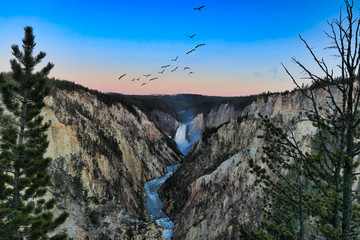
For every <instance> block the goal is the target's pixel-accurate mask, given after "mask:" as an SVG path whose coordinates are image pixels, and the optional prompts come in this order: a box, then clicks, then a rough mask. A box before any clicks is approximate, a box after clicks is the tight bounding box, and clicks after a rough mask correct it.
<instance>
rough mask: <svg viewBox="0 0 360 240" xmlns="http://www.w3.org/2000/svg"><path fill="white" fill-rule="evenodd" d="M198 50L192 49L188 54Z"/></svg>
mask: <svg viewBox="0 0 360 240" xmlns="http://www.w3.org/2000/svg"><path fill="white" fill-rule="evenodd" d="M195 50H196V49H195V48H194V49H191V50H190V51H188V52H187V53H186V54H189V53H192V52H193V51H195Z"/></svg>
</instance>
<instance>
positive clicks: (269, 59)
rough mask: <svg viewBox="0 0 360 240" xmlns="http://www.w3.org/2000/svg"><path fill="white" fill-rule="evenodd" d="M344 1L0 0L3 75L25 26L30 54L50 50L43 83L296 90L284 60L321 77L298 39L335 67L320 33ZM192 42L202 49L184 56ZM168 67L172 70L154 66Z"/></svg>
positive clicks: (234, 91) (125, 88)
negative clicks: (50, 65) (298, 63)
mask: <svg viewBox="0 0 360 240" xmlns="http://www.w3.org/2000/svg"><path fill="white" fill-rule="evenodd" d="M203 5H205V6H204V7H203V8H202V9H201V10H200V11H199V10H194V8H196V7H200V6H203ZM341 5H344V4H343V1H341V0H315V1H314V0H290V1H289V0H258V1H254V0H221V1H220V0H181V1H180V0H176V1H175V0H167V1H164V0H162V1H160V0H153V1H149V0H137V1H134V0H102V1H92V0H87V1H77V0H71V1H68V0H62V1H56V0H54V1H36V0H33V1H22V0H17V1H13V0H2V2H1V8H0V71H10V63H9V60H10V59H12V58H13V56H12V55H11V45H12V44H18V45H19V46H21V39H22V38H23V36H24V29H23V28H24V27H25V26H32V27H33V29H34V35H35V36H36V38H35V42H36V43H37V45H36V48H35V53H37V52H39V51H45V52H46V53H47V56H46V57H45V59H44V62H43V63H41V64H40V65H41V66H44V65H45V64H46V63H47V62H52V63H54V64H55V67H54V69H53V70H52V71H51V73H50V75H49V76H50V77H55V78H58V79H63V80H70V81H74V82H75V83H78V84H81V85H83V86H86V87H88V88H92V89H97V90H99V91H102V92H117V93H123V94H178V93H196V94H203V95H216V96H244V95H250V94H258V93H262V92H267V91H271V92H273V91H284V90H291V89H293V88H294V87H295V86H294V84H293V83H292V81H291V79H290V77H289V76H288V75H287V74H286V72H285V71H284V69H283V67H282V65H281V63H283V64H284V65H285V66H286V67H287V68H288V69H289V70H290V72H291V73H292V74H294V76H295V77H297V78H301V77H302V75H301V71H300V69H299V68H298V67H296V65H295V64H294V63H292V62H291V57H296V58H297V59H298V60H300V61H301V62H303V63H304V64H305V65H306V66H308V67H309V68H310V69H312V70H314V71H318V69H316V67H315V66H314V63H313V61H311V60H312V59H311V57H310V56H309V53H308V52H307V51H306V49H305V45H304V44H303V43H302V42H301V41H300V39H299V34H301V36H303V37H304V39H306V40H307V41H308V43H309V45H310V46H311V47H313V48H314V51H315V52H316V53H317V54H319V56H321V57H324V58H325V60H327V61H329V62H330V63H333V64H334V65H335V64H336V61H337V60H336V59H334V58H333V57H331V52H329V51H326V50H324V48H325V47H327V46H329V45H330V42H331V41H330V39H328V38H327V37H326V36H325V34H324V32H323V31H324V30H325V31H329V26H328V24H327V20H332V19H334V18H337V17H338V16H339V13H340V6H341ZM355 7H356V9H358V8H359V7H360V6H356V5H355ZM356 14H358V11H356ZM193 34H196V35H195V36H194V37H193V38H190V37H188V36H190V35H193ZM198 44H205V45H203V46H199V47H198V48H196V50H195V51H193V52H191V53H189V54H186V53H187V52H188V51H190V50H192V49H194V47H195V46H197V45H198ZM176 57H178V58H177V61H171V60H172V59H175V58H176ZM165 65H171V66H169V67H167V68H161V66H165ZM176 67H178V68H177V69H176V70H175V71H173V72H171V70H174V69H175V68H176ZM185 67H190V68H191V69H190V70H188V69H186V70H183V69H184V68H185ZM163 69H165V71H164V73H163V74H161V73H159V72H160V71H162V70H163ZM190 72H193V73H192V74H189V73H190ZM123 74H126V76H124V77H123V78H121V79H120V80H119V79H118V78H119V76H121V75H123ZM144 74H151V76H149V77H145V76H143V75H144ZM138 77H140V81H137V80H135V81H132V79H134V78H138ZM153 77H157V79H155V80H153V81H150V82H149V79H150V78H153ZM299 81H305V80H301V79H300V80H299ZM143 83H146V85H143V86H141V85H142V84H143ZM305 83H307V82H305Z"/></svg>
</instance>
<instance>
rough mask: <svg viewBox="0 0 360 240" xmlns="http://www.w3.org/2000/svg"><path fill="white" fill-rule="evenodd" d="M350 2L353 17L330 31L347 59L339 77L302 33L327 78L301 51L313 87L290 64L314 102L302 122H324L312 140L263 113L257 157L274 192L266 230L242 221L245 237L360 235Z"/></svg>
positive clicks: (358, 23)
mask: <svg viewBox="0 0 360 240" xmlns="http://www.w3.org/2000/svg"><path fill="white" fill-rule="evenodd" d="M344 2H345V5H346V12H347V15H346V17H345V19H343V18H342V16H341V14H340V18H339V19H338V20H334V21H332V22H329V25H330V27H331V33H326V34H327V36H328V37H329V38H330V39H331V40H332V41H333V45H332V46H330V47H329V49H331V50H334V51H335V52H336V54H335V55H336V56H337V57H339V59H340V60H341V62H340V63H339V64H338V67H339V69H340V72H341V75H340V76H339V77H335V76H334V71H333V70H331V69H330V67H329V66H328V65H327V64H326V62H325V61H324V60H323V59H320V58H318V57H317V56H316V54H315V53H314V51H313V49H312V48H311V47H310V46H309V45H308V43H307V42H306V41H305V40H304V39H303V38H302V37H301V36H300V39H301V40H302V41H303V42H304V44H305V45H306V48H307V49H308V51H309V52H310V54H311V56H312V57H313V59H314V61H315V63H316V65H317V66H318V67H319V69H320V70H321V71H322V73H323V77H321V76H319V75H317V74H314V73H313V72H311V71H310V70H309V69H308V68H307V67H306V66H304V65H303V64H302V63H301V62H299V61H298V60H297V59H295V58H293V61H294V62H295V63H296V64H297V65H298V66H299V67H300V68H301V69H302V70H303V71H304V73H305V74H306V75H307V77H308V78H309V79H311V80H312V86H311V87H306V86H302V87H301V86H300V85H299V84H298V83H297V81H296V80H295V78H294V77H293V76H292V75H291V74H290V73H289V71H288V70H287V69H286V67H285V66H284V68H285V70H286V71H287V73H288V74H289V75H290V77H291V78H292V80H293V82H294V83H295V84H296V86H297V87H298V88H299V90H300V91H301V92H302V94H303V95H304V96H305V97H306V98H308V99H309V101H310V102H311V104H312V110H310V111H306V112H305V114H300V116H299V121H311V122H312V124H313V125H314V126H315V127H316V129H317V133H316V134H315V136H313V137H312V139H311V145H310V146H307V147H306V148H304V147H301V146H300V144H299V139H297V138H296V136H295V134H294V133H293V131H292V128H291V127H288V126H285V127H284V126H282V127H281V126H279V125H278V124H276V123H275V122H274V121H272V120H270V119H268V118H266V117H263V118H262V121H263V126H264V128H265V129H266V131H265V134H264V136H263V137H264V139H265V141H266V142H267V146H266V147H265V148H264V153H265V156H264V157H263V158H262V160H261V163H262V164H259V163H255V162H254V161H252V162H251V163H250V164H251V168H252V170H253V172H254V174H255V175H256V176H257V183H259V184H260V186H261V188H262V189H263V190H265V193H266V194H267V195H266V196H267V197H266V199H265V201H264V208H265V209H264V210H265V213H266V214H265V219H264V221H263V223H262V224H260V230H259V231H247V230H246V229H245V227H244V226H242V228H241V232H242V235H243V237H244V238H245V239H256V238H257V237H258V236H261V235H264V236H266V237H267V238H268V239H285V238H283V237H281V235H283V234H284V233H288V234H289V235H288V236H289V239H299V240H300V239H301V240H302V239H344V240H350V239H359V237H360V224H359V222H360V221H359V220H360V219H359V216H360V208H359V202H360V198H359V193H358V191H359V190H358V189H357V190H355V188H356V186H355V185H354V183H355V182H354V180H355V179H356V177H357V176H358V175H359V173H357V172H356V169H357V167H358V166H359V154H360V143H359V142H358V138H359V130H360V119H359V113H360V112H359V105H360V88H359V74H360V65H359V64H360V20H359V18H356V17H354V15H353V1H348V0H345V1H344ZM322 94H325V96H326V97H325V98H323V96H322ZM294 124H296V123H294ZM354 190H355V191H354Z"/></svg>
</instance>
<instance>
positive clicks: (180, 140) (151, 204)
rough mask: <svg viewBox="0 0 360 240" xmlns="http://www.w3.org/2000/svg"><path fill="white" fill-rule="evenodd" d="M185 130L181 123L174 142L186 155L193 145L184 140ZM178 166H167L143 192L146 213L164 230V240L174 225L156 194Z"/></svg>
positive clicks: (185, 125)
mask: <svg viewBox="0 0 360 240" xmlns="http://www.w3.org/2000/svg"><path fill="white" fill-rule="evenodd" d="M186 128H187V124H186V123H182V124H180V126H179V127H178V128H177V130H176V134H175V138H174V141H175V142H176V144H177V146H178V148H179V150H180V151H181V152H182V153H183V154H184V155H186V154H187V153H188V152H189V151H190V150H191V147H192V146H193V145H194V142H189V141H188V140H187V139H186ZM178 166H179V164H176V165H173V166H168V167H167V173H166V174H165V175H164V176H162V177H160V178H155V179H152V180H150V181H147V182H146V183H145V191H146V204H145V207H146V211H147V213H148V215H149V217H150V220H151V221H155V222H156V224H157V225H159V226H160V227H162V228H163V229H164V232H163V237H164V238H165V239H168V240H170V239H171V236H172V234H173V229H174V223H173V222H172V221H171V220H170V218H169V217H168V216H167V215H166V214H165V213H164V212H163V210H162V207H163V203H162V201H161V199H160V198H159V194H158V193H157V192H158V190H159V188H160V186H161V184H163V183H164V182H165V180H166V179H168V178H169V177H170V176H171V175H172V174H173V173H174V172H175V170H176V168H177V167H178Z"/></svg>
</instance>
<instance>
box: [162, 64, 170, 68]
mask: <svg viewBox="0 0 360 240" xmlns="http://www.w3.org/2000/svg"><path fill="white" fill-rule="evenodd" d="M167 67H170V65H165V66H162V67H161V68H167Z"/></svg>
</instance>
